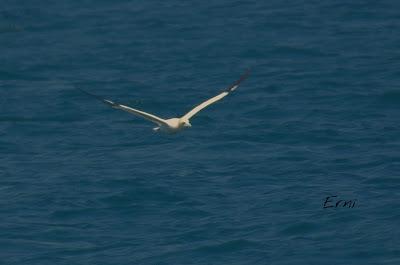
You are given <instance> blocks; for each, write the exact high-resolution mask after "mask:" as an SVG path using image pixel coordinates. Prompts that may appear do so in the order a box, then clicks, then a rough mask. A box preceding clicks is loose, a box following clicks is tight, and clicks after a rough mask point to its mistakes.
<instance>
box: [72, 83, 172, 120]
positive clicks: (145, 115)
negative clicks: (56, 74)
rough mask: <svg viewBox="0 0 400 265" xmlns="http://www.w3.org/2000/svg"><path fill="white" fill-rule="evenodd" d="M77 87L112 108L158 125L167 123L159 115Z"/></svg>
mask: <svg viewBox="0 0 400 265" xmlns="http://www.w3.org/2000/svg"><path fill="white" fill-rule="evenodd" d="M78 89H79V90H80V91H82V92H83V93H85V94H86V95H89V96H91V97H94V98H96V99H98V100H100V101H102V102H103V103H105V104H107V105H109V106H111V107H112V108H114V109H120V110H123V111H126V112H129V113H132V114H134V115H136V116H140V117H142V118H145V119H146V120H149V121H152V122H154V123H156V124H157V125H159V126H160V125H168V124H167V122H166V121H165V120H164V119H161V118H160V117H157V116H155V115H153V114H150V113H147V112H144V111H141V110H137V109H134V108H131V107H128V106H125V105H122V104H118V103H115V102H113V101H111V100H108V99H103V98H101V97H99V96H97V95H94V94H92V93H89V92H87V91H85V90H83V89H81V88H78Z"/></svg>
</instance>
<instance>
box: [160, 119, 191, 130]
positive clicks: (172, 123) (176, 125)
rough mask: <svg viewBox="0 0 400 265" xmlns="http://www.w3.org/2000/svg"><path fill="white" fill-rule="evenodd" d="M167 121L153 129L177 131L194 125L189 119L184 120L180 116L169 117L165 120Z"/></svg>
mask: <svg viewBox="0 0 400 265" xmlns="http://www.w3.org/2000/svg"><path fill="white" fill-rule="evenodd" d="M165 122H166V124H161V125H159V126H158V127H155V128H153V130H154V131H162V132H166V133H177V132H179V131H181V130H183V129H185V128H188V127H191V126H192V125H191V124H190V123H189V122H188V121H183V120H181V119H179V118H172V119H168V120H165Z"/></svg>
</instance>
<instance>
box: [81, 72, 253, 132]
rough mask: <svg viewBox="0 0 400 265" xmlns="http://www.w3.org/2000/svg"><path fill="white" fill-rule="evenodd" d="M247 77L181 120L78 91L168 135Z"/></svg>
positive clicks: (186, 123) (194, 109)
mask: <svg viewBox="0 0 400 265" xmlns="http://www.w3.org/2000/svg"><path fill="white" fill-rule="evenodd" d="M248 75H249V70H248V71H246V73H245V74H243V75H242V76H241V77H240V79H239V80H237V81H236V82H235V83H233V84H232V85H231V86H229V87H228V88H227V89H226V90H225V91H223V92H222V93H220V94H218V95H216V96H215V97H212V98H210V99H208V100H206V101H204V102H203V103H201V104H200V105H198V106H196V107H194V108H193V109H192V110H191V111H189V112H188V113H186V114H185V115H183V116H182V117H181V118H172V119H162V118H160V117H157V116H156V115H153V114H150V113H147V112H144V111H141V110H138V109H134V108H131V107H129V106H126V105H122V104H118V103H115V102H113V101H111V100H108V99H103V98H100V97H98V96H96V95H93V94H91V93H89V92H86V91H85V90H82V89H80V90H81V91H82V92H84V93H86V94H88V95H90V96H93V97H95V98H97V99H98V100H101V101H102V102H104V103H106V104H107V105H110V106H111V107H113V108H114V109H120V110H123V111H126V112H129V113H131V114H134V115H136V116H140V117H142V118H144V119H146V120H149V121H151V122H154V123H156V124H157V125H158V127H156V128H154V130H155V131H158V130H161V131H164V132H168V133H175V132H178V131H180V130H182V129H185V128H187V127H191V124H190V122H189V120H190V118H192V117H193V116H194V115H196V114H197V113H198V112H199V111H201V110H202V109H204V108H206V107H208V106H209V105H211V104H213V103H215V102H217V101H219V100H221V99H222V98H224V97H226V96H227V95H229V93H230V92H232V91H234V90H235V89H236V88H237V87H238V86H239V84H240V82H242V81H243V80H244V79H246V78H247V76H248Z"/></svg>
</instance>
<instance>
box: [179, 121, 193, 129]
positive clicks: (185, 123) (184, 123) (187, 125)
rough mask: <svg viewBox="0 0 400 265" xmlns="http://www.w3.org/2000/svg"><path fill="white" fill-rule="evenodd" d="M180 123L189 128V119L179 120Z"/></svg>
mask: <svg viewBox="0 0 400 265" xmlns="http://www.w3.org/2000/svg"><path fill="white" fill-rule="evenodd" d="M180 123H181V125H182V126H183V127H185V128H190V127H192V125H191V124H190V122H189V120H180Z"/></svg>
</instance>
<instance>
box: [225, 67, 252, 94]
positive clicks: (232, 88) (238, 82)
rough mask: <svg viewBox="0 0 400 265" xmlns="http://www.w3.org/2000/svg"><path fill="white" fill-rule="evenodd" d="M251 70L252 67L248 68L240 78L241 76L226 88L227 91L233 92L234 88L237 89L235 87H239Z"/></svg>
mask: <svg viewBox="0 0 400 265" xmlns="http://www.w3.org/2000/svg"><path fill="white" fill-rule="evenodd" d="M250 71H251V68H248V69H247V70H246V71H245V72H244V73H243V74H242V75H241V76H240V78H239V79H238V80H237V81H235V82H234V83H233V84H232V85H230V86H229V87H228V88H227V89H226V92H232V91H233V90H235V89H236V88H237V87H238V85H239V84H240V83H241V82H242V81H243V80H245V79H246V78H247V77H248V76H249V75H250Z"/></svg>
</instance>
